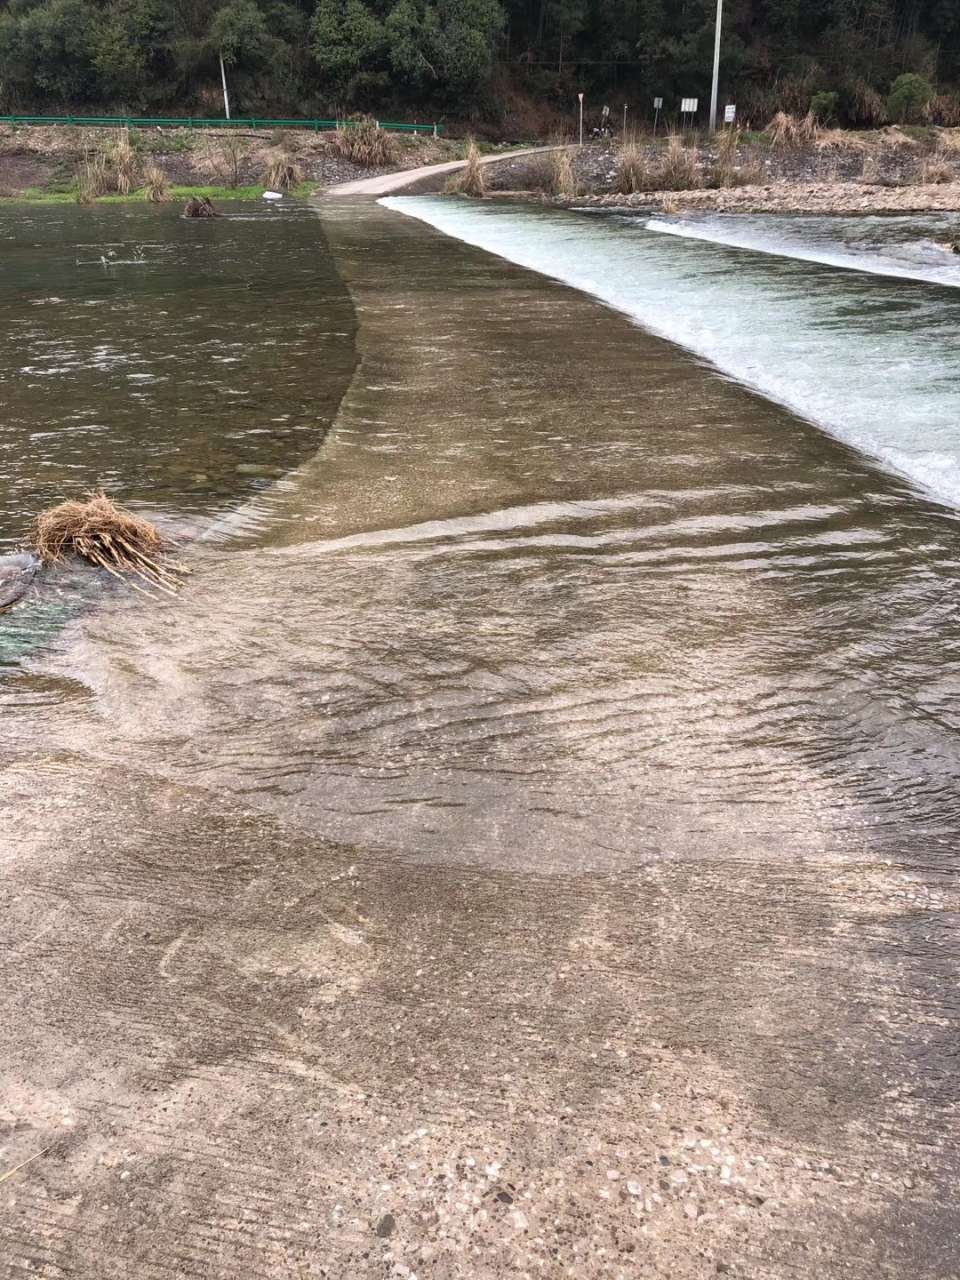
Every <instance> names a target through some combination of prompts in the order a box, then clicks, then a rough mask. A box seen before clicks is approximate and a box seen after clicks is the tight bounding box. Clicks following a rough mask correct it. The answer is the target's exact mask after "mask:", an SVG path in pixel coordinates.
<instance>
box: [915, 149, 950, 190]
mask: <svg viewBox="0 0 960 1280" xmlns="http://www.w3.org/2000/svg"><path fill="white" fill-rule="evenodd" d="M956 176H957V171H956V169H955V167H954V166H953V165H952V164H951V163H950V161H949V160H948V159H947V157H946V156H945V155H944V153H943V152H942V151H934V152H933V153H932V155H929V156H927V157H926V159H924V160H922V161H921V162H920V164H919V166H918V167H917V174H916V181H917V182H918V183H920V184H921V185H922V186H932V185H934V184H937V183H942V182H954V181H955V180H956Z"/></svg>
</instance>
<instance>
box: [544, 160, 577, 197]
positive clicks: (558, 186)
mask: <svg viewBox="0 0 960 1280" xmlns="http://www.w3.org/2000/svg"><path fill="white" fill-rule="evenodd" d="M550 160H551V164H550V179H551V181H550V187H551V190H552V191H553V194H554V195H555V196H560V197H561V198H562V199H564V200H573V199H574V198H575V197H576V194H577V178H576V174H575V173H574V172H573V161H572V160H571V159H570V152H569V151H568V150H567V149H566V148H563V149H562V150H560V151H554V152H553V154H552V155H551V157H550Z"/></svg>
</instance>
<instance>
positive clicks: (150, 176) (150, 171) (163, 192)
mask: <svg viewBox="0 0 960 1280" xmlns="http://www.w3.org/2000/svg"><path fill="white" fill-rule="evenodd" d="M143 198H144V200H147V201H149V202H150V204H165V203H166V201H167V200H169V199H170V184H169V182H168V181H167V175H166V174H165V173H164V172H163V170H162V169H161V168H160V167H159V166H158V165H155V164H148V165H147V167H146V168H145V169H144V171H143Z"/></svg>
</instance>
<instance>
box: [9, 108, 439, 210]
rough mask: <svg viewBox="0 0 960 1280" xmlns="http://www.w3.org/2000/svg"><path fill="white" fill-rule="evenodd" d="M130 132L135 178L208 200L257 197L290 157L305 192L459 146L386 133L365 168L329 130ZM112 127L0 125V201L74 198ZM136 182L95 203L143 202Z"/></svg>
mask: <svg viewBox="0 0 960 1280" xmlns="http://www.w3.org/2000/svg"><path fill="white" fill-rule="evenodd" d="M128 137H129V140H130V144H131V150H132V154H133V167H134V173H135V178H136V177H137V176H139V177H142V173H143V170H144V168H146V167H147V166H150V167H153V168H155V169H157V170H158V171H159V173H160V174H161V175H162V177H163V179H164V180H165V181H166V183H167V184H168V186H169V192H168V194H169V195H170V197H171V198H173V199H180V198H181V197H183V198H185V197H186V195H190V194H206V195H210V196H211V198H220V199H243V198H249V197H259V196H260V195H262V193H263V191H264V190H265V189H266V188H267V186H268V185H270V184H269V182H268V173H269V169H270V165H271V162H272V161H273V159H274V158H275V157H276V155H277V153H278V152H282V153H283V154H284V155H287V156H289V157H290V158H291V159H292V161H293V162H294V164H295V165H296V168H297V170H298V173H299V176H300V184H299V186H298V188H297V189H296V191H295V194H298V195H309V194H310V193H311V192H312V191H314V190H316V189H317V188H320V187H328V186H333V185H335V184H337V183H342V182H349V181H351V180H353V179H356V178H362V177H371V176H376V175H377V174H382V173H392V172H397V171H402V170H405V169H409V168H416V167H418V166H420V165H425V164H435V163H440V162H443V161H448V160H452V159H455V158H457V157H458V156H459V155H460V154H461V152H462V149H463V144H462V143H460V142H456V141H450V140H448V139H446V138H442V137H440V138H433V137H431V136H429V135H428V136H424V135H422V134H417V135H406V134H391V135H389V138H390V145H391V147H392V149H393V152H394V157H393V159H392V160H391V161H390V163H387V164H383V165H379V166H377V165H373V166H367V165H363V164H358V163H357V162H356V161H354V160H351V159H349V158H348V157H346V156H344V155H343V154H342V153H341V151H340V149H339V147H338V143H337V138H336V135H335V134H334V133H314V132H312V131H311V130H305V129H284V130H276V131H275V130H222V129H186V128H184V129H180V128H152V129H131V130H129V133H128ZM116 138H117V130H116V129H80V128H74V127H69V126H59V125H15V126H14V125H0V199H14V200H29V201H34V202H36V201H41V202H43V201H47V202H53V203H56V202H65V201H69V200H73V199H75V198H76V187H77V170H78V168H79V167H80V166H81V165H82V163H83V162H84V159H85V158H86V157H88V156H89V155H91V154H94V153H106V152H107V151H108V150H109V148H110V147H111V146H112V145H113V144H114V142H115V141H116ZM138 186H139V182H137V183H136V186H135V188H134V189H133V190H132V191H131V192H130V193H129V194H124V195H118V194H115V193H114V194H110V195H101V196H99V197H98V201H114V202H117V201H131V200H143V199H144V194H143V191H142V190H138V189H137V187H138Z"/></svg>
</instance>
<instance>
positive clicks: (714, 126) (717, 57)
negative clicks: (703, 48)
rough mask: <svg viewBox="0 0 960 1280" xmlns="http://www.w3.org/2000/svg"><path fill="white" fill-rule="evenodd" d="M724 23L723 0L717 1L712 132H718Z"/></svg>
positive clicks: (711, 101) (711, 92)
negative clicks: (721, 30)
mask: <svg viewBox="0 0 960 1280" xmlns="http://www.w3.org/2000/svg"><path fill="white" fill-rule="evenodd" d="M722 22H723V0H717V29H716V31H715V33H714V37H713V88H712V89H711V90H710V132H711V133H716V130H717V88H718V85H719V81H720V26H721V23H722Z"/></svg>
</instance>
